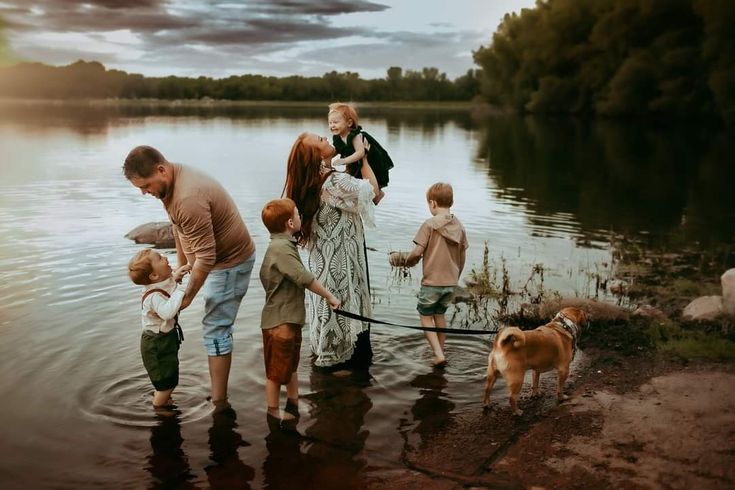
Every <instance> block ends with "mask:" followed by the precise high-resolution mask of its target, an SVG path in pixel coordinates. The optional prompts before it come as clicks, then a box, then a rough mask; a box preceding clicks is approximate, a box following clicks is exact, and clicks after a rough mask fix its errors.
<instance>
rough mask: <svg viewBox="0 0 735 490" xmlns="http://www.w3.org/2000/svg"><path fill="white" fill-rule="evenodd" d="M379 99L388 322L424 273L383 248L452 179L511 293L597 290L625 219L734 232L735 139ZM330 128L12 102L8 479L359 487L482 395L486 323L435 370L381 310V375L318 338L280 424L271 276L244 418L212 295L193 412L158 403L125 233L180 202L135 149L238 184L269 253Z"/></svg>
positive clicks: (261, 247) (398, 238) (0, 257)
mask: <svg viewBox="0 0 735 490" xmlns="http://www.w3.org/2000/svg"><path fill="white" fill-rule="evenodd" d="M363 115H364V120H363V121H361V122H362V124H363V126H364V127H365V128H366V129H368V130H369V131H371V132H372V133H373V134H374V135H375V136H376V137H377V138H378V139H379V140H380V141H382V142H384V143H385V146H386V148H387V149H389V151H390V152H391V155H392V156H393V159H394V161H395V162H397V163H396V167H395V169H394V170H393V172H392V173H391V185H390V186H389V187H388V189H387V197H386V199H385V200H384V201H383V202H382V203H381V205H380V206H379V207H378V211H377V223H378V226H377V229H374V230H369V231H368V235H367V236H368V246H369V247H370V248H371V250H370V251H369V252H368V253H369V260H370V274H371V279H372V282H373V284H372V286H373V299H374V303H375V307H374V310H375V311H374V313H375V316H376V317H378V318H381V319H385V320H388V321H393V322H398V323H409V324H416V323H417V317H416V312H415V294H416V292H417V290H418V287H419V279H420V275H421V273H420V269H418V268H417V269H415V270H414V271H413V274H412V277H410V278H399V277H397V276H396V275H395V274H394V272H393V271H391V269H390V267H389V266H388V264H387V259H386V254H387V252H388V251H389V250H394V249H408V248H409V247H410V244H411V239H412V237H413V234H414V233H415V231H416V230H417V229H418V226H419V225H420V224H421V222H422V221H423V220H424V219H426V218H427V217H428V216H429V214H428V211H427V208H426V204H425V198H424V192H425V189H426V188H427V187H428V186H429V185H430V184H432V183H434V182H436V181H449V182H451V183H452V184H453V186H454V189H455V205H454V208H453V209H454V212H455V213H456V214H457V216H458V217H459V218H460V219H461V220H462V222H463V223H464V225H465V227H466V229H467V232H468V234H469V241H470V249H469V255H468V260H467V267H466V270H465V274H464V276H465V277H467V275H468V273H469V272H470V270H471V269H472V268H473V267H475V268H477V267H479V266H480V264H481V263H482V256H483V245H484V243H485V242H487V244H488V247H489V250H490V257H491V260H492V261H493V263H494V264H495V265H496V266H497V264H499V263H500V261H501V258H502V259H503V260H505V262H506V264H507V265H506V266H507V268H508V270H509V273H510V276H511V280H512V283H513V286H514V288H519V287H520V286H522V285H523V284H524V282H525V280H526V279H527V278H528V276H529V274H530V271H531V269H532V267H533V265H534V264H539V263H540V264H543V265H544V268H545V271H546V273H545V276H544V287H545V288H547V289H550V290H558V291H560V292H562V293H563V294H567V295H587V294H591V293H593V292H594V281H592V280H591V279H590V277H591V275H590V271H592V272H594V271H595V270H599V268H600V267H603V268H604V265H601V264H609V263H610V262H611V254H612V253H613V252H614V250H613V248H612V246H611V245H610V241H611V237H613V236H615V235H624V236H630V237H637V238H639V239H640V238H641V237H642V239H643V240H644V241H647V242H658V243H670V244H671V246H679V245H681V246H687V247H702V248H707V247H714V246H720V245H722V244H727V243H731V242H732V239H733V238H734V237H735V233H734V229H735V225H734V223H735V200H734V199H733V195H734V194H733V193H732V192H731V190H730V186H731V185H732V183H733V182H735V178H733V177H735V176H734V175H733V165H732V156H731V155H733V150H735V148H733V144H732V141H733V138H731V137H730V135H727V134H720V133H718V132H712V131H707V130H701V129H699V130H696V131H691V130H687V131H685V130H682V129H678V130H673V129H661V128H658V129H656V128H638V127H632V126H631V125H625V124H622V125H621V124H610V123H608V124H595V125H589V124H580V123H574V122H571V121H567V120H558V121H538V120H532V119H520V118H510V119H490V120H484V121H483V120H476V119H473V118H472V117H470V115H469V114H466V113H435V112H429V111H424V112H408V113H406V112H405V111H402V112H401V111H387V110H384V111H380V110H372V111H365V112H364V113H363ZM325 126H326V123H325V114H323V113H322V112H321V111H318V110H317V111H315V110H313V109H284V108H258V109H239V110H235V109H232V110H213V109H176V110H172V109H168V110H164V111H159V112H153V111H151V110H147V109H131V108H128V109H114V108H113V109H110V108H108V109H102V108H99V109H84V110H82V109H75V110H69V109H68V108H62V107H39V106H32V107H22V106H21V107H19V106H7V107H2V109H1V110H0V150H1V152H0V153H1V156H0V168H1V169H2V179H1V180H0V236H1V237H2V239H1V240H0V335H2V342H1V343H0V366H1V367H2V377H0V396H2V399H3V400H4V401H3V404H2V405H1V406H0V433H2V435H3V437H2V439H3V441H2V443H0V456H1V457H2V462H0V484H2V486H3V488H31V487H32V488H75V489H77V488H99V487H103V486H104V487H115V488H150V487H158V486H166V485H172V484H176V485H179V486H181V487H184V488H186V487H192V488H207V487H210V486H211V487H232V488H241V487H247V486H250V487H253V488H261V487H272V488H280V487H283V486H284V485H286V484H289V483H291V484H292V483H293V482H294V481H298V482H300V483H301V484H302V486H304V487H309V486H313V487H316V486H321V487H323V488H330V487H331V488H348V487H355V486H359V485H360V484H362V483H364V482H366V481H369V479H370V475H371V474H374V473H375V472H380V471H383V470H386V469H391V468H396V467H401V466H402V462H401V456H402V454H403V453H404V452H405V451H408V450H411V448H414V447H418V446H420V445H421V444H424V443H426V441H427V438H428V437H430V436H431V434H432V433H434V432H435V431H436V430H437V428H440V427H441V426H442V425H443V424H445V423H446V422H448V421H450V420H451V419H452V417H454V416H456V414H458V413H462V412H465V411H474V410H480V396H481V391H482V382H483V376H484V370H485V367H486V365H485V363H486V356H487V352H488V351H489V340H490V339H489V337H486V338H485V337H484V338H478V337H450V339H449V340H448V348H447V355H448V359H449V362H450V363H449V366H448V367H447V368H446V370H444V371H443V372H435V371H433V370H432V369H431V368H430V367H429V363H430V359H431V357H430V353H429V350H428V348H427V346H426V343H425V341H424V339H423V336H422V335H421V334H417V333H414V332H412V331H409V330H398V329H391V328H385V327H374V328H373V332H372V338H373V346H374V350H375V354H376V355H375V364H374V366H373V367H372V368H371V370H370V377H369V378H365V379H334V378H333V377H330V376H328V375H322V374H319V373H314V372H313V371H312V369H311V365H310V359H309V355H308V350H307V348H306V346H307V345H308V341H306V339H305V343H304V350H303V351H302V362H301V366H300V368H299V376H300V391H301V394H302V396H303V398H302V406H301V415H302V416H301V420H300V422H299V425H298V432H297V433H286V434H279V433H274V434H270V433H269V430H268V427H267V425H266V421H265V415H264V410H263V408H264V383H263V377H264V372H263V366H262V348H261V336H260V330H259V328H258V326H259V314H260V309H261V307H262V304H263V291H262V288H261V286H260V283H259V282H258V281H257V279H256V280H253V281H252V282H251V288H250V291H249V292H248V294H247V296H246V297H245V300H244V302H243V305H242V307H241V309H240V315H239V318H238V320H237V324H236V330H235V342H236V350H235V354H234V358H233V366H232V374H231V378H230V400H231V403H232V405H233V407H234V409H235V411H236V419H235V420H233V418H232V417H226V416H225V417H219V416H218V417H213V416H212V415H211V414H210V413H209V408H208V406H207V403H206V401H205V397H206V395H207V389H208V374H207V368H206V357H205V355H204V351H203V348H202V347H201V344H200V342H201V341H200V334H199V330H200V326H199V324H198V320H199V319H200V318H201V313H202V304H201V300H198V301H196V300H195V302H194V304H193V305H192V306H191V307H190V308H189V309H187V310H186V311H185V312H184V313H183V314H182V319H181V320H182V324H183V326H184V330H185V331H186V334H187V335H186V341H185V342H184V344H183V346H182V350H181V353H180V358H181V382H180V385H179V387H178V388H177V390H176V393H175V398H176V400H177V403H178V405H179V407H180V409H181V413H180V415H179V416H177V417H173V418H169V419H166V420H158V419H156V418H155V417H154V416H153V415H152V414H151V412H150V410H149V404H150V392H151V388H150V386H149V381H148V379H147V377H146V375H145V372H144V370H143V367H142V365H141V361H140V358H139V351H138V342H139V337H140V319H139V309H140V306H139V304H140V303H139V302H140V293H139V290H138V288H137V287H136V286H134V285H132V284H130V283H129V281H128V279H127V277H126V272H125V271H126V264H127V261H128V260H129V258H130V257H131V256H132V255H133V254H134V253H135V252H136V251H137V250H138V249H139V248H140V246H138V245H135V244H133V243H132V242H130V241H128V240H126V239H125V238H124V237H123V235H124V234H125V233H126V232H127V231H129V230H130V229H132V228H133V227H135V226H137V225H139V224H141V223H145V222H148V221H160V220H165V219H166V215H165V213H164V211H163V208H162V206H161V204H160V202H159V201H157V200H155V199H153V198H150V197H148V196H146V197H143V196H141V195H140V193H139V192H138V191H137V190H136V189H134V188H133V187H132V186H131V185H130V184H129V183H128V182H127V181H126V180H125V179H124V178H123V177H122V175H121V171H120V167H121V164H122V160H123V158H124V156H125V155H126V153H127V151H128V150H130V149H131V148H132V147H134V146H136V145H139V144H149V145H152V146H155V147H157V148H159V149H160V150H161V151H162V152H163V153H164V155H166V156H167V158H168V159H169V160H172V161H177V162H182V163H186V164H189V165H192V166H195V167H198V168H201V169H203V170H205V171H206V172H208V173H209V174H211V175H213V176H214V177H216V178H217V179H219V180H220V181H221V182H222V183H223V184H224V185H225V187H226V188H227V189H228V190H229V192H230V193H231V194H232V196H233V197H234V199H235V201H236V203H237V205H238V207H239V209H240V212H241V213H242V216H243V218H244V219H245V222H246V223H247V225H248V227H249V229H250V231H251V233H252V234H253V236H254V239H255V241H256V246H257V248H258V251H257V254H258V255H257V256H258V261H257V262H256V267H259V265H260V260H262V256H263V253H264V252H265V249H266V246H267V240H268V235H267V232H266V230H265V228H264V227H263V225H262V224H261V222H260V210H261V208H262V206H263V204H264V203H265V202H266V201H267V200H269V199H271V198H274V197H278V196H279V195H280V192H281V189H282V186H283V179H284V171H285V161H286V157H287V154H288V151H289V148H290V145H291V143H292V142H293V140H294V139H295V137H296V135H297V134H299V133H300V132H301V131H304V130H308V131H314V132H319V133H321V134H325V133H326V128H325ZM169 253H170V252H169ZM256 277H257V276H256ZM462 308H463V307H462V306H460V307H458V309H457V310H456V311H455V310H452V311H451V312H450V315H452V314H453V313H454V314H455V325H456V326H461V325H466V324H468V323H470V324H472V325H474V326H477V322H476V320H477V319H468V317H467V315H466V313H467V312H466V311H464V310H463V309H462ZM491 324H492V319H484V325H491ZM481 326H482V325H481ZM305 332H306V330H305ZM499 384H501V383H499ZM503 392H504V387H503V386H499V387H497V389H496V390H495V392H494V394H495V396H496V397H498V399H499V398H500V397H501V396H502V394H503Z"/></svg>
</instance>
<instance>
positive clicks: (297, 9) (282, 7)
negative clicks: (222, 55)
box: [257, 0, 390, 15]
mask: <svg viewBox="0 0 735 490" xmlns="http://www.w3.org/2000/svg"><path fill="white" fill-rule="evenodd" d="M257 3H258V4H260V5H262V6H263V11H265V12H270V13H274V14H278V13H286V14H305V15H339V14H353V13H356V12H381V11H383V10H386V9H388V8H390V7H388V6H387V5H382V4H379V3H373V2H364V1H360V0H357V1H353V0H345V1H340V0H336V1H331V2H324V1H313V0H276V1H268V0H264V1H261V2H257Z"/></svg>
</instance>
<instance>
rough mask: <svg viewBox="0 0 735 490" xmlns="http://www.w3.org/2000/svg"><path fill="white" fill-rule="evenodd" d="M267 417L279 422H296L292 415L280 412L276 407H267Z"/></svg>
mask: <svg viewBox="0 0 735 490" xmlns="http://www.w3.org/2000/svg"><path fill="white" fill-rule="evenodd" d="M268 416H269V417H273V418H276V419H278V420H280V421H281V422H291V421H293V420H296V417H295V416H294V415H293V414H290V413H288V412H281V411H280V410H279V409H278V407H268Z"/></svg>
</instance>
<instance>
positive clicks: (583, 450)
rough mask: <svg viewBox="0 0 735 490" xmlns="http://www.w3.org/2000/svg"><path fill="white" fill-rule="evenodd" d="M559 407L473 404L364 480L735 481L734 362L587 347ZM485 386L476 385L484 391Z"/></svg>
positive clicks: (451, 484)
mask: <svg viewBox="0 0 735 490" xmlns="http://www.w3.org/2000/svg"><path fill="white" fill-rule="evenodd" d="M586 354H587V361H588V362H587V363H586V364H585V365H584V366H579V367H578V368H577V371H576V372H574V373H572V376H570V379H572V380H573V381H572V382H570V383H568V384H567V393H569V394H571V395H572V396H571V399H570V400H569V401H567V402H564V403H562V404H557V403H556V401H555V397H554V388H553V385H554V383H555V375H553V374H546V375H543V376H542V392H543V396H542V397H541V398H540V399H537V400H532V399H530V386H529V385H528V383H526V384H525V385H524V391H523V392H522V400H521V407H522V408H523V410H524V413H523V415H522V416H521V417H512V416H511V414H510V409H509V408H508V406H507V404H505V403H502V404H499V405H495V406H493V407H492V408H491V409H490V410H478V409H476V408H475V409H470V408H468V409H467V410H463V411H461V412H459V413H458V414H457V416H456V417H453V419H452V420H451V421H450V422H449V423H447V424H446V426H445V427H442V428H441V429H439V430H438V431H437V432H436V434H434V435H433V436H432V437H431V439H430V440H429V441H427V442H426V443H423V444H421V447H413V448H411V447H409V448H407V449H406V451H404V454H403V457H402V463H403V465H404V467H405V469H404V470H396V469H391V470H386V471H385V472H380V471H378V472H375V473H373V475H372V476H371V478H370V479H369V480H368V481H366V488H396V489H397V488H431V489H434V488H438V489H458V488H565V489H566V488H579V489H588V488H700V489H701V488H712V489H716V488H732V487H733V485H734V484H735V469H733V468H735V464H734V463H735V397H733V396H732V395H731V394H732V393H733V389H735V366H733V365H732V364H721V363H712V362H685V361H681V360H671V359H667V358H664V357H662V356H660V355H656V354H650V353H642V354H640V355H636V356H632V357H631V356H630V355H627V354H622V353H619V352H614V351H610V350H604V349H599V348H594V347H593V348H589V349H588V351H587V352H586ZM480 391H481V387H480V386H478V396H479V393H480Z"/></svg>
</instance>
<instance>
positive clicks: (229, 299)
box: [202, 254, 255, 356]
mask: <svg viewBox="0 0 735 490" xmlns="http://www.w3.org/2000/svg"><path fill="white" fill-rule="evenodd" d="M254 264H255V254H253V255H252V256H251V257H250V258H249V259H247V260H246V261H245V262H243V263H241V264H238V265H236V266H234V267H230V268H228V269H217V270H213V271H210V272H209V275H208V276H207V279H206V280H205V281H204V285H203V286H202V293H203V295H204V319H203V320H202V326H203V329H204V347H205V349H207V355H208V356H224V355H227V354H229V353H231V352H232V330H233V325H234V323H235V318H237V310H239V309H240V303H241V302H242V298H243V296H245V293H246V292H247V291H248V285H249V284H250V274H251V273H252V272H253V265H254Z"/></svg>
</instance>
